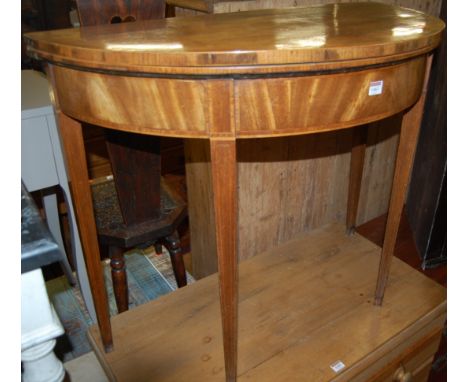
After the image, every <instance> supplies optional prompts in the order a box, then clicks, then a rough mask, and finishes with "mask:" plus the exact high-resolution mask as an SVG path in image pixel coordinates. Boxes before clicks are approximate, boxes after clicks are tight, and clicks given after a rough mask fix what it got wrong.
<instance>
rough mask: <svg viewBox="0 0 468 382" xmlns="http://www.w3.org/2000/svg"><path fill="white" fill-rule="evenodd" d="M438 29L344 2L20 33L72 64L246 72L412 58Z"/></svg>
mask: <svg viewBox="0 0 468 382" xmlns="http://www.w3.org/2000/svg"><path fill="white" fill-rule="evenodd" d="M443 28H444V23H443V22H442V21H440V20H439V19H436V18H434V17H432V16H428V15H424V14H422V13H419V12H415V11H412V10H409V9H403V8H396V7H393V6H389V5H386V4H380V3H365V4H364V3H353V4H347V3H345V4H329V5H323V6H316V7H309V8H304V9H296V8H288V9H273V10H270V9H268V10H258V11H248V12H242V13H239V12H238V13H229V14H215V15H207V16H200V17H190V18H177V17H175V18H170V19H166V20H148V21H141V22H138V21H137V22H134V23H122V24H113V25H104V26H95V27H84V28H80V30H76V29H68V30H61V31H48V32H36V33H30V34H26V35H25V38H26V40H27V43H28V52H29V54H31V55H33V56H35V57H38V58H42V59H47V60H51V61H53V62H58V63H61V64H63V65H67V64H69V65H73V66H75V67H76V66H78V67H83V68H88V69H97V68H100V69H102V70H120V71H124V72H127V71H134V72H151V73H164V72H166V73H167V72H169V73H171V74H175V73H185V74H195V73H197V74H210V73H218V74H223V73H232V72H233V71H237V72H238V73H250V74H252V73H257V72H261V71H262V70H265V68H263V66H267V67H268V68H267V69H268V70H269V71H270V72H275V71H283V72H284V71H304V70H311V69H313V68H315V69H317V68H319V69H328V70H333V69H337V68H343V67H348V68H349V67H351V66H353V65H359V66H364V65H368V64H378V63H384V62H392V61H395V60H398V59H402V58H403V57H407V58H408V57H414V56H418V55H421V54H424V53H427V52H429V51H431V50H432V49H434V48H435V47H436V46H437V45H438V43H439V41H440V33H441V31H442V30H443ZM194 31H196V33H194ZM253 35H255V38H252V36H253ZM213 36H216V38H213ZM311 36H312V37H311ZM290 65H297V66H298V67H297V68H294V69H291V68H290V67H289V66H290ZM234 69H237V70H234Z"/></svg>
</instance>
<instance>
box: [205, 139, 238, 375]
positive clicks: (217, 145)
mask: <svg viewBox="0 0 468 382" xmlns="http://www.w3.org/2000/svg"><path fill="white" fill-rule="evenodd" d="M210 149H211V167H212V171H211V173H212V177H213V193H214V202H215V203H214V214H215V221H216V249H217V253H218V270H219V271H218V274H219V296H220V305H221V320H222V326H223V348H224V365H225V373H226V382H234V381H235V380H236V374H237V340H238V339H237V326H238V271H237V262H238V261H237V214H238V208H237V200H238V198H237V160H236V141H235V140H234V139H231V140H224V139H213V140H211V141H210Z"/></svg>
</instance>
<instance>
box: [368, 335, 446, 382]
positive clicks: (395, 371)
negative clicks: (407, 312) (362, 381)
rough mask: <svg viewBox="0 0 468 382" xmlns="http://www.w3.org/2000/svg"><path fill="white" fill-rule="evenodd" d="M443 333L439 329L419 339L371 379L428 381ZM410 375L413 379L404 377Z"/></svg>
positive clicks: (376, 381) (377, 380)
mask: <svg viewBox="0 0 468 382" xmlns="http://www.w3.org/2000/svg"><path fill="white" fill-rule="evenodd" d="M441 334H442V332H441V331H440V330H438V331H436V332H432V333H431V334H429V335H428V336H426V337H425V338H423V339H422V340H420V341H417V342H416V343H415V344H414V345H413V346H411V347H410V348H408V349H406V351H405V352H403V353H402V354H401V355H400V356H399V357H397V358H395V359H394V360H392V361H391V362H390V363H389V364H387V365H386V367H385V368H384V369H382V370H381V371H380V372H379V373H377V374H376V375H374V376H373V377H371V378H370V379H369V381H373V382H374V381H375V382H400V381H401V382H403V381H406V380H410V381H411V382H415V381H421V382H422V381H426V380H427V377H428V376H429V372H430V368H431V365H432V360H433V358H434V355H435V353H436V352H437V349H438V347H439V343H440V337H441ZM410 375H411V379H405V378H404V377H409V376H410Z"/></svg>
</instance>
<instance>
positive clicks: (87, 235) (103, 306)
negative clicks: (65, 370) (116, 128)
mask: <svg viewBox="0 0 468 382" xmlns="http://www.w3.org/2000/svg"><path fill="white" fill-rule="evenodd" d="M56 114H57V122H58V123H57V124H58V127H59V129H60V135H61V138H62V144H63V148H64V152H65V156H66V162H67V169H68V178H69V180H70V189H71V191H72V195H73V204H74V207H75V213H76V217H77V222H78V229H79V232H80V239H81V245H82V246H83V253H84V256H85V262H86V270H87V271H88V277H89V278H90V280H89V281H90V284H91V285H93V288H92V289H91V293H92V296H93V302H94V307H95V309H96V316H97V319H98V324H99V329H100V330H101V333H102V341H103V343H104V348H105V350H106V351H111V350H112V348H113V342H112V331H111V326H110V316H109V309H108V304H107V292H106V287H105V284H104V275H103V272H102V267H101V260H100V256H99V244H98V241H97V231H96V223H95V221H94V215H93V204H92V200H91V191H90V188H89V183H88V171H87V168H86V157H85V154H84V142H83V134H82V131H81V124H80V123H79V122H77V121H75V120H73V119H71V118H70V117H68V116H67V115H65V114H64V113H63V112H61V111H59V110H56Z"/></svg>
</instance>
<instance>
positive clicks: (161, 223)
mask: <svg viewBox="0 0 468 382" xmlns="http://www.w3.org/2000/svg"><path fill="white" fill-rule="evenodd" d="M91 193H92V198H93V207H94V214H95V217H96V227H97V230H98V236H99V241H100V242H101V243H102V244H106V245H113V246H118V247H121V248H131V247H137V246H142V245H145V244H152V243H154V241H156V240H158V239H160V238H163V237H165V236H167V235H170V234H171V233H172V232H174V231H175V229H176V228H177V227H178V225H179V224H180V223H181V222H182V220H183V219H184V218H185V217H186V216H187V206H186V204H185V203H184V202H183V201H182V200H181V199H180V198H179V197H178V196H177V195H176V194H175V193H174V192H172V190H171V189H170V187H169V186H168V185H167V184H166V182H165V181H164V178H161V210H160V216H159V217H157V218H154V219H151V220H147V221H145V222H142V223H138V224H134V225H129V226H127V225H126V224H125V223H124V221H123V218H122V214H121V212H120V207H119V203H118V198H117V191H116V189H115V184H114V180H113V179H106V180H105V181H102V182H96V183H95V184H92V185H91Z"/></svg>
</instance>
